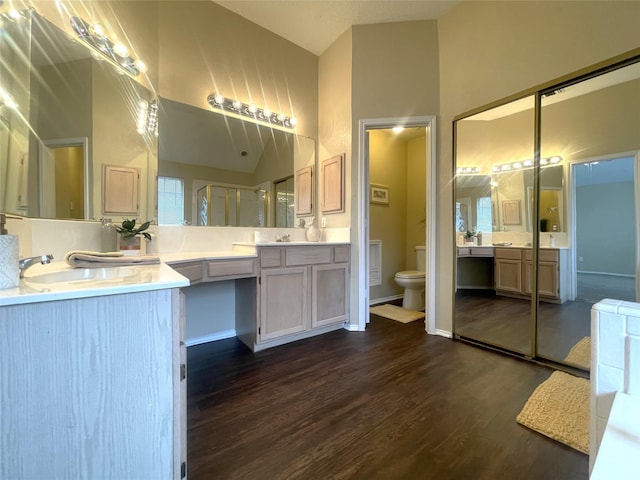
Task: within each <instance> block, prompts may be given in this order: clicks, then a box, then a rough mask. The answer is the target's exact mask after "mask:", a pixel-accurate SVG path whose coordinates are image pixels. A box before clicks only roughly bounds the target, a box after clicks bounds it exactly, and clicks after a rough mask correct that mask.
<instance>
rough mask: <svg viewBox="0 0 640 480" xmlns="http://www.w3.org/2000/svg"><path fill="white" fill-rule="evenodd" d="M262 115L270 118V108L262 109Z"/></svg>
mask: <svg viewBox="0 0 640 480" xmlns="http://www.w3.org/2000/svg"><path fill="white" fill-rule="evenodd" d="M264 116H265V117H267V118H271V110H269V109H268V108H265V109H264Z"/></svg>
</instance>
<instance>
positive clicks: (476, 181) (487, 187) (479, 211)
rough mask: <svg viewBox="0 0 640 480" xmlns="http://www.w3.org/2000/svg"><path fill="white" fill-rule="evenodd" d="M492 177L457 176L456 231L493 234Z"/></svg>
mask: <svg viewBox="0 0 640 480" xmlns="http://www.w3.org/2000/svg"><path fill="white" fill-rule="evenodd" d="M492 211H493V209H492V201H491V177H490V176H489V175H457V176H456V231H457V232H463V233H466V232H467V231H470V230H474V231H479V232H491V231H492V230H493V228H492V223H493V215H492Z"/></svg>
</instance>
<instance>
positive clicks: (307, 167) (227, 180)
mask: <svg viewBox="0 0 640 480" xmlns="http://www.w3.org/2000/svg"><path fill="white" fill-rule="evenodd" d="M159 104H160V108H159V132H160V135H159V150H158V152H159V153H158V155H159V169H158V174H159V187H158V200H159V207H158V214H159V216H158V218H159V223H160V224H187V225H202V226H242V227H294V226H296V209H295V206H296V205H295V204H296V199H295V192H296V185H295V182H296V179H298V181H300V179H301V178H302V179H307V180H308V181H309V182H311V181H312V178H313V176H312V175H296V172H299V171H304V172H312V171H313V170H314V169H315V163H316V145H315V140H313V139H312V138H308V137H303V136H301V135H296V134H294V133H291V132H288V131H283V130H278V129H275V128H271V127H268V126H265V125H260V124H257V123H253V122H250V121H245V120H242V119H240V118H236V117H233V116H229V115H223V114H221V113H218V112H216V111H211V110H205V109H202V108H198V107H194V106H191V105H186V104H183V103H180V102H176V101H173V100H169V99H166V98H161V99H160V101H159ZM300 190H305V191H312V190H313V189H311V190H309V189H308V188H307V189H298V191H300ZM311 203H312V204H314V203H315V202H313V201H312V202H311ZM312 213H313V211H312V210H311V209H308V210H306V211H305V214H307V215H308V214H312Z"/></svg>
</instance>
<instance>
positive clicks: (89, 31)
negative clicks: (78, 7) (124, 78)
mask: <svg viewBox="0 0 640 480" xmlns="http://www.w3.org/2000/svg"><path fill="white" fill-rule="evenodd" d="M70 22H71V28H72V29H73V31H74V32H75V33H76V34H77V35H78V38H79V39H80V40H82V42H83V43H85V44H86V45H87V46H89V47H90V48H91V49H92V50H93V51H94V52H98V53H99V54H100V55H102V56H103V57H104V58H106V59H107V60H109V61H110V62H111V63H112V64H114V65H115V66H117V67H119V68H120V69H122V70H124V71H125V72H126V73H128V74H129V75H132V76H134V77H137V76H138V75H140V73H144V72H145V71H146V69H147V67H146V65H145V64H144V63H143V62H141V61H139V60H136V59H134V58H133V57H131V56H130V55H129V50H128V49H127V47H126V46H125V45H123V44H122V43H119V42H113V41H112V40H110V39H109V37H107V35H106V34H105V32H104V29H103V28H102V26H101V25H99V24H95V25H91V24H90V23H89V22H87V21H85V20H83V19H82V18H80V17H71V19H70Z"/></svg>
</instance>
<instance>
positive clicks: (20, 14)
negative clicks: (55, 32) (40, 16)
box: [0, 2, 33, 22]
mask: <svg viewBox="0 0 640 480" xmlns="http://www.w3.org/2000/svg"><path fill="white" fill-rule="evenodd" d="M0 5H2V2H0ZM32 10H33V9H32V8H27V9H25V10H16V9H15V8H12V9H10V10H7V11H6V12H2V13H0V19H2V20H9V21H11V22H20V21H22V20H24V19H26V18H27V17H28V16H29V13H30V12H31V11H32Z"/></svg>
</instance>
